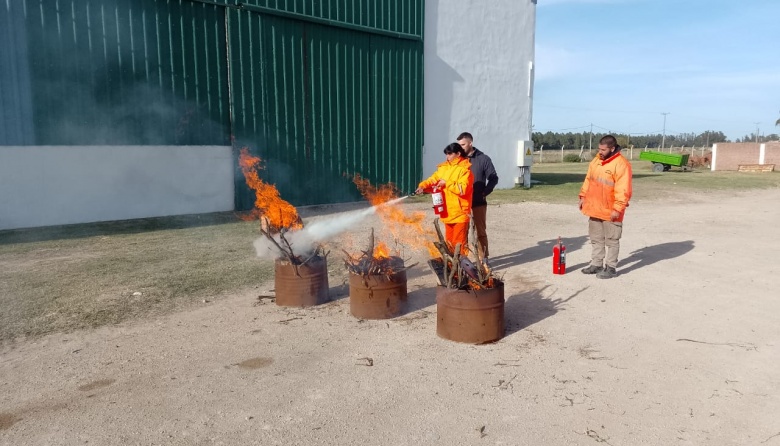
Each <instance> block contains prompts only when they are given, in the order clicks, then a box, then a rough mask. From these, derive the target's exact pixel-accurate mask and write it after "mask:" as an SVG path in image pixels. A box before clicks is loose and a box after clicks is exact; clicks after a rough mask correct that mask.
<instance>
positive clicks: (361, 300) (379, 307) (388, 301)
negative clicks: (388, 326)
mask: <svg viewBox="0 0 780 446" xmlns="http://www.w3.org/2000/svg"><path fill="white" fill-rule="evenodd" d="M407 296H408V295H407V290H406V271H401V272H398V273H395V274H390V275H384V274H368V275H360V274H354V273H350V274H349V310H350V312H351V313H352V315H353V316H355V317H356V318H359V319H391V318H394V317H396V316H399V315H401V314H403V313H404V311H406V302H407Z"/></svg>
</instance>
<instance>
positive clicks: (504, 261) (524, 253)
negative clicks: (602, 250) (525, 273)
mask: <svg viewBox="0 0 780 446" xmlns="http://www.w3.org/2000/svg"><path fill="white" fill-rule="evenodd" d="M587 240H588V236H587V235H581V236H579V237H570V238H566V239H563V244H564V245H565V246H566V252H567V253H571V252H574V251H576V250H578V249H581V248H582V247H583V246H584V245H585V242H586V241H587ZM556 243H558V239H550V240H542V241H540V242H538V243H537V244H536V246H532V247H530V248H525V249H522V250H520V251H517V252H515V253H512V254H505V255H502V256H496V257H491V258H490V266H491V267H492V268H493V269H494V270H501V269H506V268H509V267H512V266H517V265H520V264H523V263H530V262H533V261H536V260H541V259H546V258H552V252H553V251H552V250H553V246H555V244H556Z"/></svg>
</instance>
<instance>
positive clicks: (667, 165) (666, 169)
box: [664, 164, 672, 172]
mask: <svg viewBox="0 0 780 446" xmlns="http://www.w3.org/2000/svg"><path fill="white" fill-rule="evenodd" d="M670 170H672V166H670V165H669V164H664V172H668V171H670Z"/></svg>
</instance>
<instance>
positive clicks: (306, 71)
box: [228, 10, 423, 208]
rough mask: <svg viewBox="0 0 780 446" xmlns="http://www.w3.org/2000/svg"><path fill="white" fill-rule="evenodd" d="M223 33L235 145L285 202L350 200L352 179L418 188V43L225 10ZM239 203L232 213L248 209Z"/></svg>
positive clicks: (246, 199)
mask: <svg viewBox="0 0 780 446" xmlns="http://www.w3.org/2000/svg"><path fill="white" fill-rule="evenodd" d="M228 24H229V25H228V27H229V36H230V39H229V42H230V61H231V64H230V71H231V88H232V93H233V94H232V97H233V104H232V106H233V110H234V119H235V122H234V129H235V133H234V134H235V137H236V142H237V146H240V145H243V144H245V145H247V146H249V147H251V148H253V149H255V150H256V153H258V154H259V155H260V157H261V158H263V159H264V160H266V162H267V166H268V169H267V170H266V172H265V175H266V177H267V178H268V179H269V181H272V182H273V183H275V184H276V185H277V187H278V188H279V190H280V192H281V193H282V196H283V197H285V198H287V199H289V200H291V201H292V202H293V203H329V202H337V201H345V200H350V199H355V198H357V197H358V196H357V195H356V194H355V188H354V186H353V185H352V184H351V182H350V179H351V177H352V176H353V175H354V174H355V173H359V174H361V175H362V176H365V177H367V178H369V179H371V180H372V181H373V182H375V183H386V182H390V181H392V182H394V183H396V184H397V185H398V186H399V187H402V188H404V189H405V190H410V189H411V188H413V186H414V185H416V182H417V181H419V179H420V178H421V159H420V158H421V157H420V150H421V147H422V83H423V82H422V68H423V61H422V43H421V42H420V41H415V40H410V39H396V38H392V37H388V36H385V35H379V34H370V33H365V32H361V31H356V30H352V29H345V28H339V27H331V26H326V25H321V24H318V23H311V22H307V21H303V20H295V19H294V18H287V17H279V16H275V15H271V14H262V13H260V14H259V13H256V12H254V11H246V10H231V11H229V13H228ZM292 172H299V173H305V174H304V175H293V174H291V173H292ZM239 186H240V179H239ZM239 200H240V201H239V202H238V203H237V205H238V207H239V208H245V207H246V206H247V205H248V204H251V202H252V201H253V200H252V196H251V194H245V195H243V196H240V197H239ZM241 200H243V201H241Z"/></svg>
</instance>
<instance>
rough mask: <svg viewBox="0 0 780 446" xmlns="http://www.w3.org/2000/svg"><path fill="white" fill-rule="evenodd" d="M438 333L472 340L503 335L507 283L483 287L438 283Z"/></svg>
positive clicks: (451, 337)
mask: <svg viewBox="0 0 780 446" xmlns="http://www.w3.org/2000/svg"><path fill="white" fill-rule="evenodd" d="M436 334H437V335H439V337H442V338H444V339H448V340H450V341H456V342H464V343H469V344H485V343H489V342H495V341H498V340H499V339H501V338H503V337H504V284H503V283H501V282H497V284H496V286H495V287H493V288H485V289H481V290H457V289H452V288H447V287H443V286H438V287H436Z"/></svg>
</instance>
